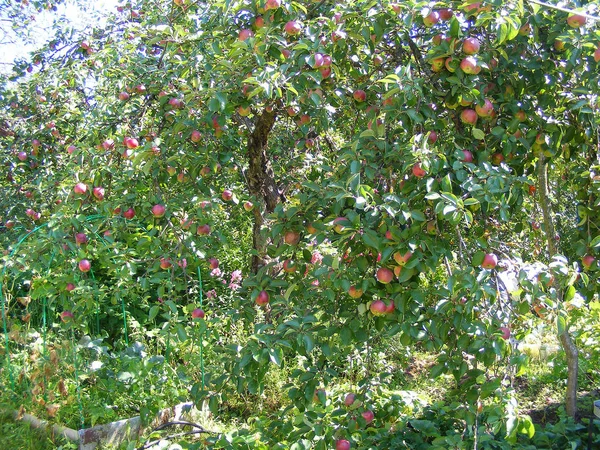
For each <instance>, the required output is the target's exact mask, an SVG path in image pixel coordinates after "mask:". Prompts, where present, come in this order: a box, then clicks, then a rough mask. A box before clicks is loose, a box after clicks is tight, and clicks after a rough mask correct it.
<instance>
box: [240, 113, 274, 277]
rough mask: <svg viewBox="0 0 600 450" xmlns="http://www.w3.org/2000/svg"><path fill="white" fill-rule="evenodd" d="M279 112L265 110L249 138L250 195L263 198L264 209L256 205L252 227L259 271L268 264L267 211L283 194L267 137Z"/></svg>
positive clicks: (255, 268) (254, 261)
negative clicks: (266, 259)
mask: <svg viewBox="0 0 600 450" xmlns="http://www.w3.org/2000/svg"><path fill="white" fill-rule="evenodd" d="M275 117H276V114H275V112H274V111H271V112H269V111H266V110H264V111H263V112H262V114H261V115H259V116H258V117H257V119H256V123H255V125H254V130H252V133H251V134H250V137H249V139H248V172H247V173H246V182H247V183H248V190H249V191H250V195H252V196H254V197H256V198H257V199H262V200H263V201H264V204H265V208H264V211H263V208H261V207H260V205H256V207H255V208H254V226H253V229H252V244H253V247H254V250H255V252H256V254H255V255H253V256H252V265H251V267H252V271H253V272H254V273H256V272H257V271H258V269H259V268H260V267H261V266H263V265H264V264H265V261H264V258H265V255H266V248H267V241H266V237H265V236H263V235H262V233H261V228H262V226H263V224H264V221H265V218H264V214H269V213H272V212H273V211H275V207H276V206H277V203H279V199H280V193H279V188H278V187H277V183H275V176H274V173H273V168H272V167H271V162H270V161H269V159H268V157H267V152H266V148H267V140H268V139H269V133H270V132H271V129H272V128H273V125H274V124H275Z"/></svg>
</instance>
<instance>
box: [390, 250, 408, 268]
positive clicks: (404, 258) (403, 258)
mask: <svg viewBox="0 0 600 450" xmlns="http://www.w3.org/2000/svg"><path fill="white" fill-rule="evenodd" d="M411 256H412V253H411V252H406V253H404V254H402V253H400V252H396V253H394V261H396V263H397V264H398V265H399V266H403V265H405V264H406V263H407V262H408V260H409V259H410V258H411Z"/></svg>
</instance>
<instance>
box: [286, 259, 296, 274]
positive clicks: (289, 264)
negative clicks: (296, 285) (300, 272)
mask: <svg viewBox="0 0 600 450" xmlns="http://www.w3.org/2000/svg"><path fill="white" fill-rule="evenodd" d="M297 268H298V266H297V265H296V263H295V262H294V261H292V260H291V259H286V260H285V261H284V262H283V271H284V272H285V273H294V272H295V271H296V269H297Z"/></svg>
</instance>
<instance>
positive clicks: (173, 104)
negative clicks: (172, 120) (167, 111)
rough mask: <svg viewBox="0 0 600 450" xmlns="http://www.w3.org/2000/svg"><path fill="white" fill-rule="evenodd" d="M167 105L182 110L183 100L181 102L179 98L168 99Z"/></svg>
mask: <svg viewBox="0 0 600 450" xmlns="http://www.w3.org/2000/svg"><path fill="white" fill-rule="evenodd" d="M168 103H169V105H170V106H171V107H173V108H177V109H179V108H183V100H181V99H179V98H176V97H173V98H170V99H169V102H168Z"/></svg>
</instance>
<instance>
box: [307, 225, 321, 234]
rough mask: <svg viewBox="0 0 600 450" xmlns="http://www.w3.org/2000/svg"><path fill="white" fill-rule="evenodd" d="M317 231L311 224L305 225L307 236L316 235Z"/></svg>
mask: <svg viewBox="0 0 600 450" xmlns="http://www.w3.org/2000/svg"><path fill="white" fill-rule="evenodd" d="M318 231H319V230H317V229H316V228H315V226H314V225H313V224H312V223H309V224H307V225H306V232H307V233H308V234H317V233H318Z"/></svg>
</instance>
